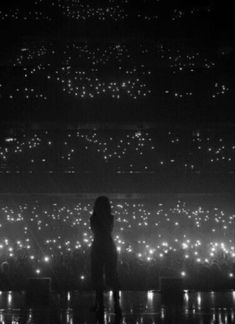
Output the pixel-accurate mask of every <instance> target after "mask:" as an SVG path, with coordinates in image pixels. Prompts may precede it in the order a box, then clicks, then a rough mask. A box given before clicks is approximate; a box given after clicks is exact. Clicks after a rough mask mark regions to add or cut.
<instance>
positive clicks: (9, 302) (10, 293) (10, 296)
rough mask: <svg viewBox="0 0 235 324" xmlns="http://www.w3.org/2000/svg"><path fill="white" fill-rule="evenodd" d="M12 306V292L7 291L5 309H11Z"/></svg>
mask: <svg viewBox="0 0 235 324" xmlns="http://www.w3.org/2000/svg"><path fill="white" fill-rule="evenodd" d="M11 306H12V292H11V291H8V294H7V307H9V308H10V307H11Z"/></svg>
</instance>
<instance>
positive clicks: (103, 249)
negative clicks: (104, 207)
mask: <svg viewBox="0 0 235 324" xmlns="http://www.w3.org/2000/svg"><path fill="white" fill-rule="evenodd" d="M113 222H114V218H113V215H95V214H93V215H92V216H91V218H90V225H91V230H92V232H93V234H94V241H93V243H92V246H91V280H92V284H93V288H94V289H96V290H100V289H103V288H104V279H105V282H106V285H107V286H108V287H109V288H111V289H113V290H116V289H119V283H118V276H117V250H116V246H115V243H114V241H113V238H112V230H113Z"/></svg>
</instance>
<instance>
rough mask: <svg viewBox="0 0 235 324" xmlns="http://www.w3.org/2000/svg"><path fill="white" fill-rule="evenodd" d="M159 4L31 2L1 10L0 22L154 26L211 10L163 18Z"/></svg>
mask: <svg viewBox="0 0 235 324" xmlns="http://www.w3.org/2000/svg"><path fill="white" fill-rule="evenodd" d="M159 3H160V0H157V1H153V0H152V1H151V0H149V1H148V5H147V6H146V1H144V0H143V1H139V2H138V5H139V6H138V5H137V8H135V10H133V9H134V8H133V6H132V4H131V1H130V0H107V1H105V2H102V1H96V3H94V2H93V1H91V0H87V1H85V0H80V1H78V0H66V1H65V0H54V1H51V2H49V3H48V2H46V1H44V0H42V1H37V0H34V1H32V2H31V4H30V5H28V6H25V7H24V8H22V7H20V6H16V7H15V8H4V9H3V8H2V9H1V10H0V21H3V22H4V21H18V20H20V21H26V22H27V21H35V22H38V21H48V22H51V21H52V22H53V21H54V20H55V18H56V17H58V16H59V17H61V16H62V17H65V18H66V19H69V20H72V21H75V22H77V23H84V22H86V23H89V22H106V21H109V22H119V23H120V22H123V21H124V22H125V21H127V20H128V19H132V20H133V19H135V20H137V21H138V20H141V21H144V22H151V23H152V22H153V23H156V22H158V20H159V18H161V16H164V17H165V19H167V20H168V21H169V22H170V21H173V22H175V21H179V20H181V19H182V18H184V17H188V16H196V17H197V16H199V17H200V15H201V14H205V13H206V14H208V13H210V12H211V7H210V6H202V7H200V6H190V7H189V8H187V9H184V8H175V9H174V10H169V13H168V15H167V16H166V15H165V13H164V10H162V9H163V8H162V6H159ZM141 9H142V10H141Z"/></svg>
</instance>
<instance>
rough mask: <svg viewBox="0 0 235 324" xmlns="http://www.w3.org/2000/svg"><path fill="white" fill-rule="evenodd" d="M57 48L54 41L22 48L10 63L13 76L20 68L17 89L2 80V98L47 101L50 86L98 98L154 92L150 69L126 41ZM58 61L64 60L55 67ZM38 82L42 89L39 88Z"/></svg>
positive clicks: (140, 96) (76, 94)
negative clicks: (138, 59) (139, 59)
mask: <svg viewBox="0 0 235 324" xmlns="http://www.w3.org/2000/svg"><path fill="white" fill-rule="evenodd" d="M54 45H55V44H54ZM55 48H56V47H55V46H53V44H52V43H48V44H47V45H46V44H45V43H43V44H36V45H32V46H24V47H22V48H20V50H19V53H18V55H17V56H16V58H15V59H14V60H13V61H12V62H11V63H10V64H11V65H12V72H13V74H12V77H13V78H14V77H15V70H16V69H17V79H16V80H15V82H14V89H11V86H10V83H9V80H8V81H7V80H6V82H5V83H4V81H2V82H1V92H2V97H4V98H5V97H6V98H8V99H11V100H12V99H15V100H16V101H17V100H19V99H20V98H23V99H33V100H35V99H42V100H47V99H48V95H47V94H46V93H48V92H49V91H48V89H50V88H51V87H53V88H55V89H58V90H59V89H60V93H61V94H64V95H69V96H73V97H74V98H80V99H90V100H91V99H93V98H97V97H108V98H112V99H120V98H131V99H137V98H144V97H146V96H149V95H150V94H151V92H152V91H151V86H150V76H151V71H150V70H149V69H147V68H146V67H145V65H144V64H140V63H138V62H137V58H136V57H135V53H134V51H133V49H132V50H131V48H128V46H127V45H125V44H119V43H116V44H109V45H108V46H107V45H106V46H98V47H96V46H91V45H88V44H87V43H78V42H71V43H68V44H64V48H63V49H62V50H58V48H57V50H55ZM55 62H61V63H60V65H59V66H56V65H55ZM135 63H136V64H135ZM10 74H11V73H10ZM10 74H9V75H10ZM39 81H40V84H41V85H42V89H38V84H39ZM17 83H18V85H17ZM58 84H59V87H58ZM22 85H23V87H22Z"/></svg>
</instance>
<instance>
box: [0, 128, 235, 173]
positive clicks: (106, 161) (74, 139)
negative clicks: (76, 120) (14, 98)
mask: <svg viewBox="0 0 235 324" xmlns="http://www.w3.org/2000/svg"><path fill="white" fill-rule="evenodd" d="M234 159H235V143H234V138H233V134H232V132H231V130H230V129H227V130H224V131H223V130H221V131H220V132H218V131H216V132H215V131H213V130H203V129H201V130H200V129H198V130H183V129H171V130H162V131H160V130H157V129H149V130H114V131H111V130H97V129H90V130H86V129H79V130H63V131H62V130H61V131H60V132H59V133H58V132H57V131H53V130H50V129H48V130H41V131H40V130H39V131H33V130H31V131H27V132H22V131H20V130H19V131H18V132H17V131H15V132H14V134H11V136H9V134H5V135H2V137H1V144H0V172H1V173H11V172H12V173H15V172H18V173H20V172H29V173H34V172H36V173H37V172H39V171H43V172H47V173H54V172H55V173H56V172H64V173H66V172H72V173H76V172H78V173H83V172H87V171H89V172H90V171H92V170H93V172H97V171H98V170H100V169H103V168H105V169H106V170H107V171H112V172H115V173H121V172H129V173H136V172H137V173H139V172H145V173H149V172H164V171H166V172H170V171H172V173H173V172H181V173H185V172H189V173H198V174H200V173H202V174H203V173H206V172H207V173H220V174H221V173H224V174H226V173H227V174H229V173H230V174H233V173H234Z"/></svg>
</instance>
